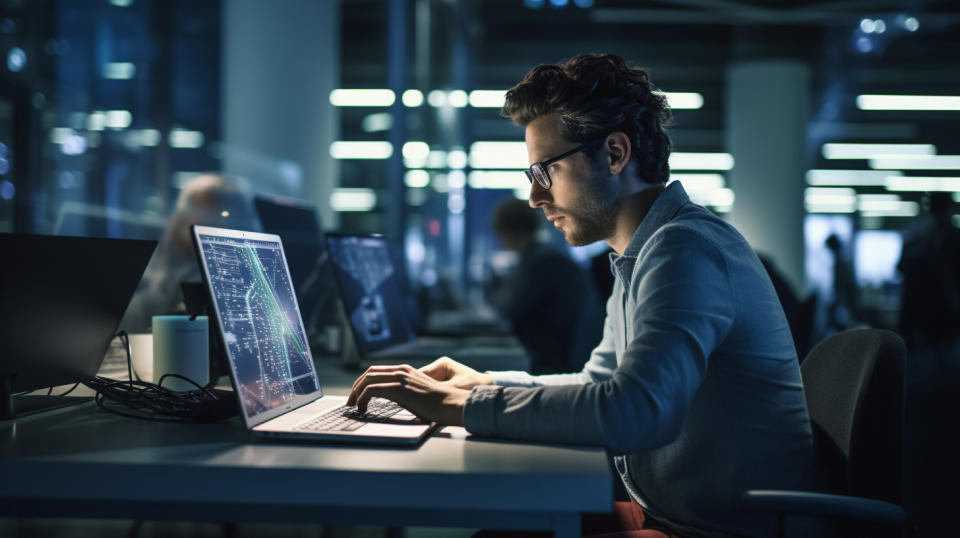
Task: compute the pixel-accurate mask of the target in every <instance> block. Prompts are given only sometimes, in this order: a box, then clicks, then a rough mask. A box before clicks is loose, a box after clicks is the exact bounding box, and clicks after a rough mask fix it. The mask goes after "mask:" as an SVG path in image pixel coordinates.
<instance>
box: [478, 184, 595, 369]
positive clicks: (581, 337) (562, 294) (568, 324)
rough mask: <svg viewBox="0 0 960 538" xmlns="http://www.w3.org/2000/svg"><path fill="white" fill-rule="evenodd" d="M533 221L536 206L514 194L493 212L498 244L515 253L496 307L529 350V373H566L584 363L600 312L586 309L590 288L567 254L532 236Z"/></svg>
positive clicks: (590, 301)
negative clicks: (511, 272)
mask: <svg viewBox="0 0 960 538" xmlns="http://www.w3.org/2000/svg"><path fill="white" fill-rule="evenodd" d="M538 224H539V215H537V213H536V211H534V210H533V209H531V208H530V206H529V205H527V204H526V203H525V202H522V201H520V200H517V199H516V198H509V199H507V200H505V201H503V202H502V203H501V204H500V205H498V206H497V208H496V209H495V211H494V213H493V218H492V226H493V230H494V232H495V233H496V235H497V239H499V241H500V244H501V245H503V246H504V247H505V248H506V249H508V250H510V251H513V252H516V253H517V255H518V256H519V263H518V264H517V266H516V267H515V269H514V274H513V278H510V279H508V280H507V282H506V283H505V288H506V289H505V290H503V291H502V292H501V293H500V294H498V297H499V298H500V303H501V304H499V305H497V307H498V308H499V310H501V311H502V312H503V314H504V315H505V316H506V317H507V318H508V319H509V320H510V323H511V325H512V326H513V330H514V333H515V334H516V335H517V338H519V339H520V342H521V343H523V346H524V347H525V348H526V350H527V353H528V354H529V355H530V371H531V373H534V374H557V373H562V372H570V371H573V370H576V369H578V368H580V367H581V366H583V363H584V361H585V360H586V358H587V356H588V353H589V351H590V349H593V346H595V345H596V344H597V342H599V341H600V333H599V330H596V331H591V330H590V329H592V328H593V324H592V323H591V320H592V319H596V317H598V316H599V312H594V311H593V310H595V309H592V308H591V307H592V306H593V304H594V302H595V299H594V292H593V290H592V288H591V285H590V282H589V281H588V280H587V277H586V274H585V273H584V272H583V271H582V270H581V269H580V267H579V266H577V264H576V263H574V261H573V260H571V259H570V258H569V257H567V255H566V254H564V253H563V252H561V251H560V250H558V249H556V248H553V247H551V246H549V245H546V244H543V243H541V242H539V241H537V237H536V236H537V228H538ZM591 314H592V315H591ZM597 329H599V327H598V328H597ZM591 335H592V336H593V338H590V336H591Z"/></svg>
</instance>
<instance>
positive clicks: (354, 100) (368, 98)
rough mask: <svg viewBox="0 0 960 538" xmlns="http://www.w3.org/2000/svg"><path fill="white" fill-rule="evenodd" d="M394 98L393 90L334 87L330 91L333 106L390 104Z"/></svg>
mask: <svg viewBox="0 0 960 538" xmlns="http://www.w3.org/2000/svg"><path fill="white" fill-rule="evenodd" d="M395 100H396V96H395V95H394V94H393V90H347V89H336V90H333V91H332V92H330V104H332V105H333V106H369V107H376V106H390V105H392V104H393V102H394V101H395Z"/></svg>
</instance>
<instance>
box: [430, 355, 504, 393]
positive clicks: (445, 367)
mask: <svg viewBox="0 0 960 538" xmlns="http://www.w3.org/2000/svg"><path fill="white" fill-rule="evenodd" d="M420 371H421V372H423V373H425V374H427V375H428V376H430V377H432V378H434V379H436V380H437V381H442V382H443V383H444V384H445V385H451V386H454V387H456V388H458V389H467V390H470V389H472V388H473V387H476V386H478V385H493V376H491V375H490V374H483V373H480V372H478V371H476V370H474V369H473V368H470V367H469V366H464V365H462V364H460V363H459V362H457V361H455V360H453V359H451V358H450V357H440V358H439V359H437V360H435V361H433V362H431V363H430V364H428V365H426V366H424V367H423V368H421V369H420Z"/></svg>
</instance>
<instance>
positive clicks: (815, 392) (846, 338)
mask: <svg viewBox="0 0 960 538" xmlns="http://www.w3.org/2000/svg"><path fill="white" fill-rule="evenodd" d="M906 355H907V353H906V347H905V345H904V343H903V339H902V338H900V336H899V335H897V334H896V333H893V332H890V331H882V330H877V329H858V330H850V331H844V332H841V333H838V334H835V335H833V336H830V337H829V338H827V339H826V340H824V341H822V342H820V343H819V344H817V345H816V346H815V347H814V348H813V349H812V350H810V353H809V354H808V355H807V357H806V359H805V360H804V361H803V364H802V365H801V367H800V371H801V375H802V376H803V382H804V386H805V390H806V395H807V408H808V409H809V412H810V420H811V421H812V423H813V426H814V442H815V444H816V445H817V449H818V455H819V456H820V460H821V461H820V464H821V468H822V469H823V470H824V471H825V473H826V478H827V480H828V482H829V487H830V489H831V490H832V491H834V492H837V493H844V494H848V495H856V496H860V497H869V498H874V499H881V500H885V501H890V502H894V503H898V504H902V490H903V474H902V473H903V403H904V362H905V361H906Z"/></svg>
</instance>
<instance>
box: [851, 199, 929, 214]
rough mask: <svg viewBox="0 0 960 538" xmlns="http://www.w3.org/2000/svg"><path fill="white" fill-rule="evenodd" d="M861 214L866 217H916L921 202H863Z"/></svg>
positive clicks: (860, 206)
mask: <svg viewBox="0 0 960 538" xmlns="http://www.w3.org/2000/svg"><path fill="white" fill-rule="evenodd" d="M859 209H860V215H861V216H864V217H916V216H917V215H919V214H920V204H918V203H917V202H909V201H889V202H884V201H876V202H861V203H860V204H859Z"/></svg>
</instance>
